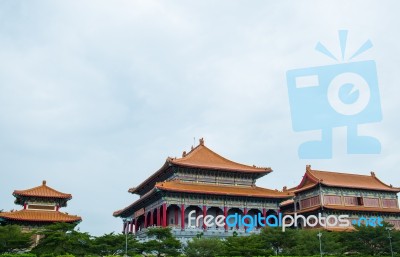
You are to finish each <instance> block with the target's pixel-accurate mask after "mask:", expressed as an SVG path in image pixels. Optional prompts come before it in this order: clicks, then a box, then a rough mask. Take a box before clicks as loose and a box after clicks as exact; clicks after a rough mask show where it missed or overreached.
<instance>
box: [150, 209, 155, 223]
mask: <svg viewBox="0 0 400 257" xmlns="http://www.w3.org/2000/svg"><path fill="white" fill-rule="evenodd" d="M153 220H154V216H153V210H151V212H150V226H153V225H154V224H153Z"/></svg>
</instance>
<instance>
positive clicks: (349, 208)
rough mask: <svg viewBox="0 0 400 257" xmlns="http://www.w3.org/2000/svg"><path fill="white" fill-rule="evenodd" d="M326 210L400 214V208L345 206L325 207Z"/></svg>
mask: <svg viewBox="0 0 400 257" xmlns="http://www.w3.org/2000/svg"><path fill="white" fill-rule="evenodd" d="M324 208H327V209H331V210H342V211H369V212H388V213H400V209H398V208H378V207H366V206H343V205H327V204H325V205H324Z"/></svg>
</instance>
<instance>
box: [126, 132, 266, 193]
mask: <svg viewBox="0 0 400 257" xmlns="http://www.w3.org/2000/svg"><path fill="white" fill-rule="evenodd" d="M171 165H177V166H184V167H193V168H204V169H213V170H222V171H238V172H248V173H258V174H260V175H264V174H267V173H270V172H272V169H271V168H268V167H264V168H262V167H256V166H255V165H253V166H250V165H244V164H240V163H237V162H233V161H231V160H228V159H226V158H224V157H222V156H221V155H219V154H217V153H215V152H214V151H212V150H210V149H209V148H208V147H206V146H205V145H204V140H203V139H200V144H199V145H198V146H196V147H195V148H193V149H192V150H191V151H190V152H189V153H186V152H183V157H182V158H171V157H168V158H167V160H166V162H165V163H164V165H163V166H162V167H161V168H160V169H159V170H157V171H156V172H155V173H153V174H152V175H151V176H150V177H148V178H147V179H146V180H145V181H143V182H142V183H140V184H139V185H138V186H137V187H132V188H130V189H129V190H128V192H130V193H133V194H134V193H137V192H139V191H140V190H141V189H142V188H143V187H144V186H145V185H146V184H149V183H152V181H153V180H154V179H156V178H157V176H159V175H160V174H162V172H165V171H166V170H167V169H168V167H170V166H171Z"/></svg>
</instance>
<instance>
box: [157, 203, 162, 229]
mask: <svg viewBox="0 0 400 257" xmlns="http://www.w3.org/2000/svg"><path fill="white" fill-rule="evenodd" d="M156 225H157V226H160V225H161V208H160V207H157V224H156Z"/></svg>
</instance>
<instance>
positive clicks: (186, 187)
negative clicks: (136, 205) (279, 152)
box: [155, 180, 292, 198]
mask: <svg viewBox="0 0 400 257" xmlns="http://www.w3.org/2000/svg"><path fill="white" fill-rule="evenodd" d="M155 187H156V188H158V189H160V190H165V191H172V192H186V193H201V194H216V195H236V196H250V197H270V198H288V197H290V196H292V194H291V193H290V192H281V191H278V190H271V189H266V188H262V187H256V186H254V187H251V186H225V185H210V184H201V183H188V182H182V181H179V180H171V181H165V182H159V183H157V184H156V186H155Z"/></svg>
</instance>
